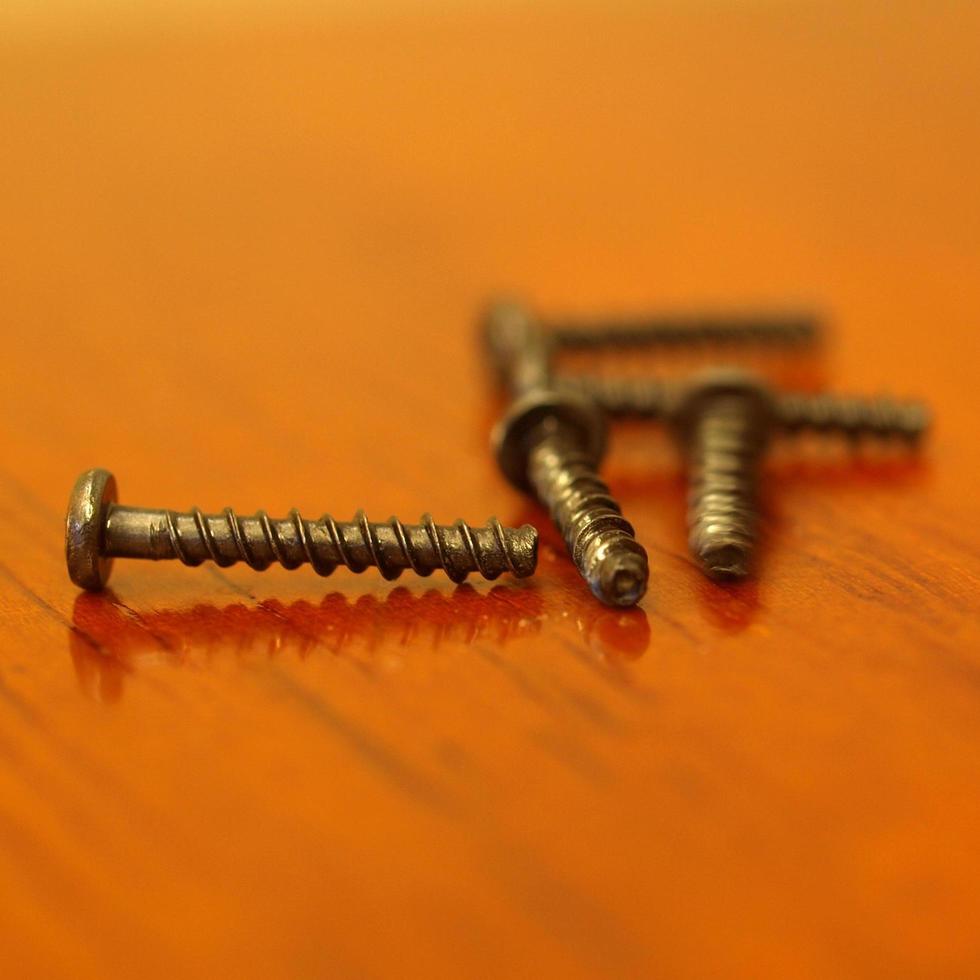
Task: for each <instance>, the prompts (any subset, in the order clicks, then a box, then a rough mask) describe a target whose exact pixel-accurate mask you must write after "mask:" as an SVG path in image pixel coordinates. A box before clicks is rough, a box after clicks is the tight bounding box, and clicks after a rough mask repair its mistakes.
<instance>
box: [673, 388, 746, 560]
mask: <svg viewBox="0 0 980 980" xmlns="http://www.w3.org/2000/svg"><path fill="white" fill-rule="evenodd" d="M761 453H762V442H761V440H760V438H759V433H758V432H757V431H756V427H755V425H754V418H753V415H752V412H751V409H750V406H748V405H747V404H746V403H745V401H744V400H743V399H741V398H739V397H737V396H735V397H731V398H718V399H715V400H714V401H713V402H712V403H710V404H709V405H707V406H705V408H704V410H703V411H702V412H701V413H700V415H699V417H698V418H697V420H696V421H695V423H694V426H693V429H692V431H691V437H690V446H689V467H690V477H689V479H690V490H689V496H688V543H689V546H690V549H691V552H692V554H693V555H694V556H695V557H696V558H697V559H698V561H699V562H700V563H701V564H702V565H703V566H704V569H705V571H706V572H707V573H708V574H709V575H711V576H712V577H713V578H718V579H732V578H743V577H744V576H745V575H747V574H748V571H749V565H750V561H751V558H752V552H753V550H754V546H755V539H756V523H757V521H758V514H757V509H756V488H757V483H758V469H759V462H760V457H761Z"/></svg>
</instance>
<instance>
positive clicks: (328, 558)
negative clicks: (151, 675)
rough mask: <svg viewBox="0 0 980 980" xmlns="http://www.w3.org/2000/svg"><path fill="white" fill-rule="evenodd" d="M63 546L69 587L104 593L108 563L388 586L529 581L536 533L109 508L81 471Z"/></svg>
mask: <svg viewBox="0 0 980 980" xmlns="http://www.w3.org/2000/svg"><path fill="white" fill-rule="evenodd" d="M65 544H66V557H67V562H68V574H69V575H70V576H71V580H72V581H73V582H74V583H75V584H76V585H78V586H80V587H81V588H83V589H91V590H98V589H101V588H103V587H104V586H105V584H106V581H107V580H108V578H109V573H110V570H111V567H112V559H113V558H144V559H152V560H157V561H159V560H165V559H176V560H178V561H181V562H183V563H184V564H185V565H200V564H201V563H202V562H205V561H212V562H214V563H215V564H217V565H220V566H222V567H225V566H228V565H234V564H236V563H237V562H245V563H246V564H247V565H249V566H251V567H252V568H254V569H255V570H256V571H262V570H263V569H265V568H268V567H269V565H272V564H274V563H278V564H280V565H282V566H283V567H285V568H298V567H299V566H300V565H304V564H310V565H312V566H313V570H314V571H315V572H317V573H318V574H320V575H329V574H330V573H331V572H333V571H334V569H336V568H337V566H338V565H344V566H346V567H347V568H349V569H350V570H351V571H353V572H362V571H364V570H365V569H366V568H369V567H375V568H377V569H378V571H380V572H381V575H382V577H384V578H386V579H395V578H398V576H399V575H401V573H402V572H404V571H412V572H414V573H415V574H416V575H430V574H431V573H432V572H434V571H436V570H437V569H442V570H443V571H444V572H445V573H446V574H447V575H448V576H449V578H450V579H452V581H454V582H462V581H463V580H464V579H465V578H466V576H467V575H468V574H470V573H471V572H476V573H478V574H480V575H482V576H483V577H484V578H487V579H494V578H497V577H498V576H499V575H502V574H504V573H505V572H509V573H510V574H512V575H515V576H517V577H518V578H524V577H526V576H528V575H531V574H533V572H534V569H535V566H536V564H537V549H538V533H537V531H536V530H535V529H534V528H533V527H531V526H530V525H529V524H526V525H524V527H521V528H517V529H514V528H508V527H503V526H502V525H501V523H500V522H499V521H498V520H497V519H496V518H491V520H490V521H489V522H488V524H487V526H486V527H477V528H474V527H470V526H469V525H468V524H465V523H463V521H456V523H455V524H452V525H449V526H444V525H439V524H436V523H435V522H434V521H433V520H432V518H431V517H430V516H429V515H425V516H424V517H423V518H422V521H421V523H419V524H403V523H402V522H401V521H399V520H398V519H397V518H394V517H392V518H390V519H389V520H388V521H385V522H384V523H374V522H371V521H369V520H368V519H367V518H366V517H365V516H364V513H363V512H359V513H358V514H357V516H356V517H355V519H354V520H353V521H335V520H334V519H333V518H332V517H330V516H329V515H325V516H324V517H321V518H319V519H318V520H307V519H306V518H304V517H302V516H301V515H300V513H299V512H298V511H295V510H294V511H292V512H291V513H290V515H289V516H288V517H285V518H278V519H277V518H271V517H269V516H268V514H266V513H265V511H261V510H260V511H259V512H258V513H257V514H255V515H254V516H248V517H240V516H238V515H237V514H235V512H234V511H233V510H232V509H231V508H230V507H229V508H226V509H225V510H224V511H222V513H220V514H205V513H203V512H202V511H201V510H199V509H198V508H194V509H193V510H191V511H189V512H187V513H177V512H175V511H172V510H150V509H146V508H137V507H123V506H120V505H119V504H118V503H116V482H115V479H114V478H113V476H112V474H111V473H109V472H107V471H106V470H88V471H86V472H85V473H83V474H82V475H81V476H80V477H79V478H78V481H77V482H76V484H75V487H74V489H73V490H72V494H71V498H70V500H69V503H68V515H67V520H66V535H65Z"/></svg>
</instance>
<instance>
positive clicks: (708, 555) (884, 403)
mask: <svg viewBox="0 0 980 980" xmlns="http://www.w3.org/2000/svg"><path fill="white" fill-rule="evenodd" d="M560 386H561V387H562V389H563V390H566V391H569V392H570V393H572V392H574V393H575V394H576V395H577V396H578V397H584V398H588V399H591V400H593V402H594V403H595V404H597V405H600V406H601V407H602V408H603V410H605V411H606V412H607V413H608V414H611V415H616V416H621V417H622V416H633V417H641V418H646V419H659V420H663V421H666V422H668V423H670V424H671V425H672V426H673V427H674V429H675V431H676V432H677V433H678V435H679V436H680V438H681V441H682V443H683V445H684V447H685V450H686V453H687V456H688V460H689V470H690V483H691V485H690V491H689V503H688V532H689V538H688V542H689V546H690V549H691V552H692V553H693V554H694V556H695V557H696V558H697V559H698V561H699V562H700V564H701V566H702V567H703V568H704V570H705V571H706V572H707V574H708V575H710V576H711V577H712V578H717V579H737V578H742V577H744V576H745V575H747V574H748V572H749V570H750V561H751V557H752V553H753V550H754V545H755V538H756V524H757V509H756V489H757V486H758V479H759V469H760V464H761V460H762V456H763V454H764V452H765V449H766V447H767V445H768V442H769V438H770V436H771V435H772V434H773V433H774V432H776V431H779V430H782V431H784V432H789V433H796V432H802V431H807V430H809V431H815V432H821V433H836V434H841V435H845V436H847V437H848V438H851V439H858V438H860V437H862V436H872V437H875V438H881V439H885V438H896V437H897V438H901V439H904V440H906V441H908V442H910V443H915V442H916V441H917V440H918V439H919V438H920V437H921V436H922V434H923V433H924V432H925V431H926V429H927V428H928V425H929V413H928V410H927V409H926V407H925V406H924V405H922V404H921V403H919V402H897V401H893V400H891V399H887V398H878V399H858V398H839V397H835V396H832V395H795V394H775V393H773V392H772V391H771V390H770V389H769V388H768V387H767V386H766V385H764V384H763V383H762V382H761V381H759V380H757V379H756V378H754V377H752V376H751V375H749V374H745V373H743V372H740V371H735V370H728V369H721V370H717V369H716V370H713V371H709V372H707V373H704V374H701V375H699V376H697V377H696V378H695V379H694V380H693V381H692V382H689V383H687V384H670V383H666V382H661V381H627V380H612V381H607V380H603V379H595V378H565V379H562V381H561V382H560Z"/></svg>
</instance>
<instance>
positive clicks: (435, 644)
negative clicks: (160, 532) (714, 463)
mask: <svg viewBox="0 0 980 980" xmlns="http://www.w3.org/2000/svg"><path fill="white" fill-rule="evenodd" d="M147 9H148V10H150V8H147ZM27 11H28V6H26V5H21V6H20V7H19V6H18V5H16V4H15V5H14V7H12V8H9V9H8V11H7V13H6V14H5V15H3V16H5V17H7V18H8V20H9V23H8V26H7V28H6V29H4V30H3V31H2V32H0V58H2V84H0V133H2V134H3V137H2V143H3V148H2V150H0V214H2V215H3V223H2V233H0V299H2V304H0V324H2V326H0V329H2V331H3V339H4V345H3V359H2V377H3V383H2V385H0V440H2V442H0V446H2V461H0V580H2V583H3V584H2V588H0V907H2V915H0V948H2V949H3V954H2V956H3V961H4V967H3V971H4V973H5V975H8V976H45V977H47V976H52V975H69V974H70V975H72V976H75V977H104V976H106V975H113V976H132V975H134V974H135V973H136V972H137V971H138V972H139V973H140V974H141V975H143V976H157V975H159V976H188V975H207V976H217V975H227V976H239V977H245V976H263V977H267V976H318V975H330V976H403V975H425V976H431V977H436V976H440V977H441V976H446V977H461V976H475V975H477V976H478V975H486V974H510V975H525V976H526V975H528V974H532V973H533V974H537V975H555V976H563V977H572V976H596V975H611V976H638V975H656V976H670V977H704V976H710V975H717V976H726V977H731V976H742V977H759V976H779V977H814V978H817V977H820V978H824V977H828V976H835V977H846V976H863V977H866V976H882V977H886V976H887V977H895V976H903V977H937V976H942V977H967V976H975V975H976V974H977V972H978V970H980V931H978V929H977V908H978V899H980V894H978V892H980V888H978V885H977V881H978V876H980V857H978V854H980V847H978V845H980V812H978V810H980V807H978V790H977V787H978V785H980V742H978V738H980V625H978V617H977V612H978V604H977V586H978V580H980V569H978V555H980V520H978V517H980V507H978V503H977V486H976V484H977V475H978V473H980V461H978V453H977V449H976V444H977V438H976V431H977V430H976V426H977V421H976V420H977V418H978V411H980V405H978V404H977V399H976V397H975V387H976V376H977V339H976V325H977V323H978V322H980V276H978V266H977V259H978V251H980V249H978V230H980V180H978V173H980V129H978V126H977V118H978V109H980V67H978V65H980V62H978V38H980V14H978V7H977V5H976V4H972V3H962V4H953V3H930V4H919V3H907V2H890V3H879V4H855V3H853V2H848V3H838V4H802V3H801V4H773V3H745V4H737V5H736V4H734V3H724V2H703V3H702V2H691V3H680V2H677V3H662V4H640V3H632V4H627V3H608V2H606V3H598V2H595V3H571V4H539V5H535V6H534V7H530V6H524V5H519V4H501V5H498V4H493V5H491V4H487V5H485V6H484V5H470V4H446V5H438V4H436V5H429V4H426V5H423V4H421V3H403V4H399V5H398V6H396V7H393V8H385V7H383V6H381V7H379V6H377V5H374V4H370V5H363V6H359V5H351V6H346V7H337V8H334V9H333V10H332V11H331V12H320V13H317V12H316V9H315V7H314V6H312V5H305V6H299V7H296V8H295V9H294V8H292V7H291V6H289V5H284V4H279V5H274V6H273V5H269V6H268V7H266V6H263V5H262V4H251V5H249V6H248V8H247V12H246V13H244V14H243V15H242V16H240V17H239V16H237V15H236V14H235V10H234V7H232V8H231V9H226V10H224V11H223V12H222V11H220V10H218V9H217V8H212V7H203V6H201V7H198V6H195V5H194V4H180V5H177V6H175V7H173V8H172V9H164V8H162V7H161V9H160V10H158V11H155V12H153V11H152V10H150V12H148V13H145V15H142V16H139V17H137V16H135V15H133V14H132V12H130V13H129V14H126V15H125V16H123V15H118V16H117V14H118V13H119V12H118V11H116V10H115V8H114V6H112V5H108V4H107V5H96V4H91V5H85V6H77V5H70V4H67V5H66V4H62V5H60V6H57V7H52V8H50V9H49V10H48V12H47V15H42V14H41V13H37V12H36V11H35V12H33V13H30V12H27ZM499 288H507V289H515V290H518V291H520V292H523V293H524V294H525V295H527V296H528V297H530V299H531V300H532V301H534V302H535V303H536V304H538V305H539V306H540V307H541V308H542V309H543V310H546V311H556V312H557V311H562V312H564V311H573V312H582V313H588V312H590V311H595V310H604V309H618V310H622V311H642V310H643V309H645V308H647V307H666V306H670V305H672V304H679V305H684V306H695V305H697V304H699V303H707V304H710V305H713V306H717V305H719V304H735V305H742V304H752V303H766V302H780V303H781V302H784V301H793V302H813V303H816V304H818V305H820V306H821V307H822V308H824V309H826V310H827V311H828V312H829V314H830V316H831V322H832V327H833V334H832V340H831V343H830V344H829V346H828V348H827V349H826V351H825V352H824V353H823V354H822V355H821V356H820V357H819V358H818V359H815V360H811V361H807V362H806V363H802V364H801V363H797V362H796V361H793V360H792V359H789V358H785V359H784V358H776V359H772V361H771V362H769V363H767V364H766V365H764V366H765V368H766V369H767V370H769V369H771V370H772V371H773V372H774V374H775V375H777V376H778V377H781V378H784V379H785V378H793V379H797V380H805V381H806V382H807V383H814V382H816V381H826V382H828V383H830V384H832V385H833V386H834V387H835V388H838V389H842V390H848V391H857V392H877V391H879V390H881V389H887V390H890V391H892V392H894V393H896V394H902V395H922V396H924V397H927V398H928V400H929V401H930V403H931V404H932V406H933V407H934V410H935V414H936V418H937V424H936V427H935V431H934V433H933V436H932V438H931V440H930V442H929V445H928V449H927V451H926V452H925V454H924V455H923V457H922V458H921V460H919V461H915V460H912V461H909V460H907V459H904V458H902V457H901V456H898V457H893V456H888V457H886V458H884V459H876V458H872V459H864V460H862V461H859V462H858V463H856V464H855V463H852V462H851V461H850V460H849V459H848V457H847V456H846V455H844V454H836V453H833V452H817V453H816V455H814V454H813V453H811V452H807V453H804V454H803V455H802V456H800V455H797V453H796V451H795V450H793V449H791V448H787V449H786V450H784V451H780V452H779V453H777V454H776V455H775V456H774V457H773V459H772V463H771V466H770V469H769V473H768V478H767V484H766V519H765V545H764V548H763V553H762V556H761V562H762V566H761V570H760V576H759V578H758V581H757V582H755V583H749V584H746V585H744V586H741V587H737V588H728V589H722V588H719V587H717V586H714V585H712V584H710V583H708V582H707V581H706V580H705V579H704V578H702V577H701V575H700V574H699V573H698V572H697V571H696V570H695V569H694V567H693V566H692V564H691V562H690V561H689V559H688V556H687V551H686V546H685V535H684V526H683V511H684V486H683V480H682V477H681V473H680V468H679V464H678V461H677V459H676V458H675V456H674V454H673V451H672V449H671V447H670V445H669V443H668V442H667V441H666V440H665V439H664V438H663V436H662V435H660V434H656V433H654V432H652V431H647V430H645V429H642V428H636V427H632V428H630V427H627V428H624V429H622V430H618V431H617V432H616V434H615V435H616V438H615V440H614V447H613V452H612V454H611V456H610V458H609V460H608V465H607V470H606V472H607V473H608V476H609V478H610V481H611V483H612V486H613V489H614V491H616V492H617V493H618V494H619V496H620V498H621V500H622V502H623V506H624V509H625V510H626V512H627V515H628V516H629V517H630V518H631V519H632V520H633V522H634V523H635V525H636V527H637V530H638V533H639V536H640V539H641V541H643V542H644V543H645V544H646V545H647V546H648V548H649V550H650V555H651V573H652V582H651V589H650V593H649V595H648V597H647V599H646V600H645V602H644V604H643V607H642V609H641V610H640V611H638V612H636V613H633V614H631V615H620V614H618V613H613V612H610V611H608V610H605V609H603V608H601V607H599V606H598V605H597V604H596V603H595V602H594V601H593V600H592V599H591V598H590V597H589V595H588V593H587V591H586V590H585V588H584V586H583V585H582V583H581V582H580V581H579V579H578V578H577V576H576V575H575V573H574V570H573V569H572V568H571V566H570V564H569V562H568V561H567V559H566V557H565V555H564V552H563V551H562V549H561V546H560V542H558V540H557V538H556V537H555V535H554V533H553V532H552V531H551V530H550V529H547V524H546V522H545V521H544V518H543V516H542V515H541V513H540V512H539V511H537V510H535V509H534V508H532V507H530V506H529V505H528V504H526V503H524V502H522V501H521V500H520V499H519V498H518V497H517V496H516V495H515V494H514V493H513V492H512V491H511V490H510V489H509V488H508V487H506V486H505V485H504V483H503V481H502V479H501V478H500V477H499V476H498V474H497V473H496V471H495V469H494V466H493V463H492V460H491V459H490V456H489V453H488V452H487V450H486V443H487V432H488V429H489V426H490V424H491V421H492V419H493V416H494V413H495V411H496V410H498V409H499V404H498V403H496V402H495V401H494V398H493V397H492V395H491V394H490V392H489V391H488V386H487V384H486V379H485V377H484V374H483V371H482V369H481V365H480V364H479V361H478V350H477V345H476V343H475V341H474V329H475V328H474V315H475V311H476V310H477V309H478V307H479V305H480V303H481V302H482V301H483V300H484V299H485V297H486V296H487V295H488V294H489V293H490V292H492V291H494V290H496V289H499ZM633 367H634V369H635V368H636V365H633ZM664 369H665V370H666V367H665V368H664ZM94 465H102V466H107V467H109V468H111V469H113V470H114V471H115V472H116V474H117V476H118V479H119V483H120V487H121V495H122V500H123V502H129V503H133V504H146V505H151V506H170V507H181V508H182V507H185V506H187V505H190V504H194V503H197V504H200V505H201V506H202V507H204V508H206V509H211V510H216V509H219V508H221V507H223V506H225V505H228V504H231V505H234V506H235V507H236V508H238V509H239V512H241V513H246V512H249V510H250V509H252V508H257V507H259V506H262V507H266V508H268V509H269V510H270V511H271V512H274V513H275V512H279V513H285V512H286V511H287V510H288V508H289V507H291V506H294V505H296V506H299V507H300V508H302V509H303V510H304V512H306V511H308V512H309V513H310V514H311V516H315V515H317V514H319V513H321V512H322V511H323V510H330V511H331V512H332V513H333V514H335V515H337V516H345V517H346V516H347V515H349V514H351V513H353V511H354V510H355V509H356V508H357V507H364V508H366V509H367V511H368V513H369V514H371V515H372V516H374V517H375V518H377V519H383V518H385V517H387V516H388V515H389V514H390V513H396V514H398V515H400V516H401V517H403V518H404V519H406V520H414V519H415V517H416V516H417V515H418V514H419V513H421V512H422V511H424V510H431V511H432V512H433V513H434V514H435V515H436V516H437V517H438V518H439V519H443V520H446V521H449V520H452V519H454V518H456V517H464V518H466V519H468V520H471V521H474V522H481V521H482V520H483V519H484V518H485V517H486V516H487V515H489V514H492V513H496V514H497V515H498V516H499V517H501V518H502V519H503V520H505V522H520V521H522V520H524V519H528V518H529V519H532V520H534V521H535V522H536V523H539V524H540V526H541V527H542V528H543V547H542V556H541V563H540V569H539V574H538V576H537V577H536V578H535V579H533V580H531V581H530V582H529V583H527V584H515V583H513V582H506V583H504V582H501V583H500V584H498V585H497V586H496V587H491V586H490V585H489V584H487V583H474V584H473V585H472V586H471V587H463V588H461V589H459V590H456V589H454V588H453V587H452V586H451V585H450V584H449V583H447V582H446V581H444V580H442V581H437V580H436V579H435V578H433V579H431V580H428V581H421V580H411V579H408V578H406V579H404V580H402V581H401V582H400V583H398V585H397V586H391V585H387V584H385V583H383V582H382V581H381V580H380V578H379V577H378V576H377V575H376V574H373V573H370V572H369V573H366V574H365V575H363V576H360V577H356V576H353V575H351V574H349V573H347V572H344V571H339V572H337V573H336V574H335V576H334V577H332V578H330V579H328V580H321V579H318V578H316V577H315V576H314V575H313V574H312V573H311V572H309V571H308V570H305V571H301V572H293V573H287V572H284V571H282V570H271V571H269V572H266V573H265V574H264V575H256V574H255V573H253V572H251V571H250V570H249V569H247V568H245V569H240V568H234V569H230V570H228V571H218V570H216V569H214V568H211V569H203V568H202V569H197V570H189V569H185V568H183V567H181V566H179V565H175V564H166V565H165V564H161V565H156V566H151V565H146V564H140V563H134V562H130V563H122V562H120V563H118V564H117V567H116V571H115V577H114V580H113V588H114V592H113V593H112V594H110V595H107V596H104V597H90V596H80V595H79V594H78V593H77V591H76V590H75V589H74V588H73V587H72V586H71V585H70V583H69V581H68V578H67V575H66V572H65V568H64V561H63V554H62V548H63V525H62V519H63V510H64V505H65V501H66V499H67V494H68V490H69V488H70V486H71V484H72V481H73V480H74V478H75V476H76V475H77V473H78V472H79V471H81V470H82V469H84V468H87V467H89V466H94Z"/></svg>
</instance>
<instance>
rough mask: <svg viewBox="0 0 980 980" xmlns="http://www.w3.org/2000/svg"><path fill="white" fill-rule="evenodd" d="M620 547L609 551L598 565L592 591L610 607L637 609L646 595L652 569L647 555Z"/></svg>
mask: <svg viewBox="0 0 980 980" xmlns="http://www.w3.org/2000/svg"><path fill="white" fill-rule="evenodd" d="M637 549H638V550H636V551H633V550H629V551H625V550H621V549H619V548H617V549H613V550H610V551H608V552H606V554H605V555H604V556H602V557H601V558H600V560H599V561H598V563H597V565H596V573H595V575H594V576H593V577H592V582H591V585H592V592H593V593H594V595H595V597H596V598H597V599H599V600H600V601H602V602H604V603H606V605H608V606H635V605H636V604H637V603H638V602H639V601H640V600H641V599H642V598H643V596H644V595H645V594H646V591H647V580H648V578H649V576H650V570H649V567H648V565H647V556H646V552H645V551H643V549H642V548H640V546H639V545H637Z"/></svg>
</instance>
